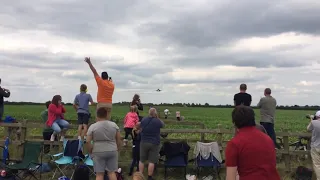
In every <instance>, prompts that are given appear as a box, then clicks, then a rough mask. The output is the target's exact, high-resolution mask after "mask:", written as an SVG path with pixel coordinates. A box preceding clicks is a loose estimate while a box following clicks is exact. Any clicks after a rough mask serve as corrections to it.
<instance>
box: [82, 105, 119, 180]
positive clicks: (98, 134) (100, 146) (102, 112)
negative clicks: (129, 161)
mask: <svg viewBox="0 0 320 180" xmlns="http://www.w3.org/2000/svg"><path fill="white" fill-rule="evenodd" d="M107 117H108V110H107V109H106V108H104V107H101V108H99V109H98V110H97V119H96V121H97V122H96V123H94V124H92V125H91V126H90V127H89V129H88V132H87V141H88V142H87V143H86V144H87V149H88V152H89V155H90V157H91V158H92V160H93V169H94V172H95V173H96V179H99V180H100V179H104V173H105V171H107V172H108V176H109V180H117V176H116V173H115V172H116V171H117V170H118V150H119V148H120V147H121V136H120V131H119V127H118V126H117V124H116V123H114V122H112V121H110V120H106V119H107Z"/></svg>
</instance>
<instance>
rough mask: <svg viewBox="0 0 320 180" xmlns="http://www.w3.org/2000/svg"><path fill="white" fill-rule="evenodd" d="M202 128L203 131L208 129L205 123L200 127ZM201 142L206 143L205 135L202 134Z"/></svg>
mask: <svg viewBox="0 0 320 180" xmlns="http://www.w3.org/2000/svg"><path fill="white" fill-rule="evenodd" d="M200 128H201V129H205V128H206V126H205V125H204V123H202V124H201V125H200ZM200 141H201V142H204V141H205V133H201V140H200Z"/></svg>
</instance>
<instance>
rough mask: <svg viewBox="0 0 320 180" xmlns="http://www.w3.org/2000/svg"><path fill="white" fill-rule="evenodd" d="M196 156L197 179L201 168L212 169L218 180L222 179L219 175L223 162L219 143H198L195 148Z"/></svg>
mask: <svg viewBox="0 0 320 180" xmlns="http://www.w3.org/2000/svg"><path fill="white" fill-rule="evenodd" d="M194 155H195V159H196V168H197V177H199V174H200V168H212V169H213V170H214V171H215V174H216V175H217V176H218V178H219V179H221V178H220V175H219V173H220V168H221V164H222V163H223V161H222V159H221V154H220V148H219V145H218V143H217V142H211V143H202V142H197V144H196V145H195V148H194Z"/></svg>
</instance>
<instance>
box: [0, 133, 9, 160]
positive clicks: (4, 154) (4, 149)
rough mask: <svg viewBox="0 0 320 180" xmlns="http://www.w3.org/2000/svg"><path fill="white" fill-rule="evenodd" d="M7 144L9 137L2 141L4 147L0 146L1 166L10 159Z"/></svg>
mask: <svg viewBox="0 0 320 180" xmlns="http://www.w3.org/2000/svg"><path fill="white" fill-rule="evenodd" d="M9 144H10V139H9V137H7V138H6V140H5V141H4V146H0V148H2V164H3V165H6V164H7V163H8V161H9V159H10V154H9Z"/></svg>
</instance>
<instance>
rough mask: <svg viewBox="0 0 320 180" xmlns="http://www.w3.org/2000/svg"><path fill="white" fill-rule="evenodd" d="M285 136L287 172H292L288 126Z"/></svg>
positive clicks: (285, 129)
mask: <svg viewBox="0 0 320 180" xmlns="http://www.w3.org/2000/svg"><path fill="white" fill-rule="evenodd" d="M284 132H285V134H286V135H285V136H283V146H284V152H285V154H284V163H285V169H286V172H291V163H290V154H289V152H290V151H289V134H288V128H287V126H286V127H285V128H284Z"/></svg>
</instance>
